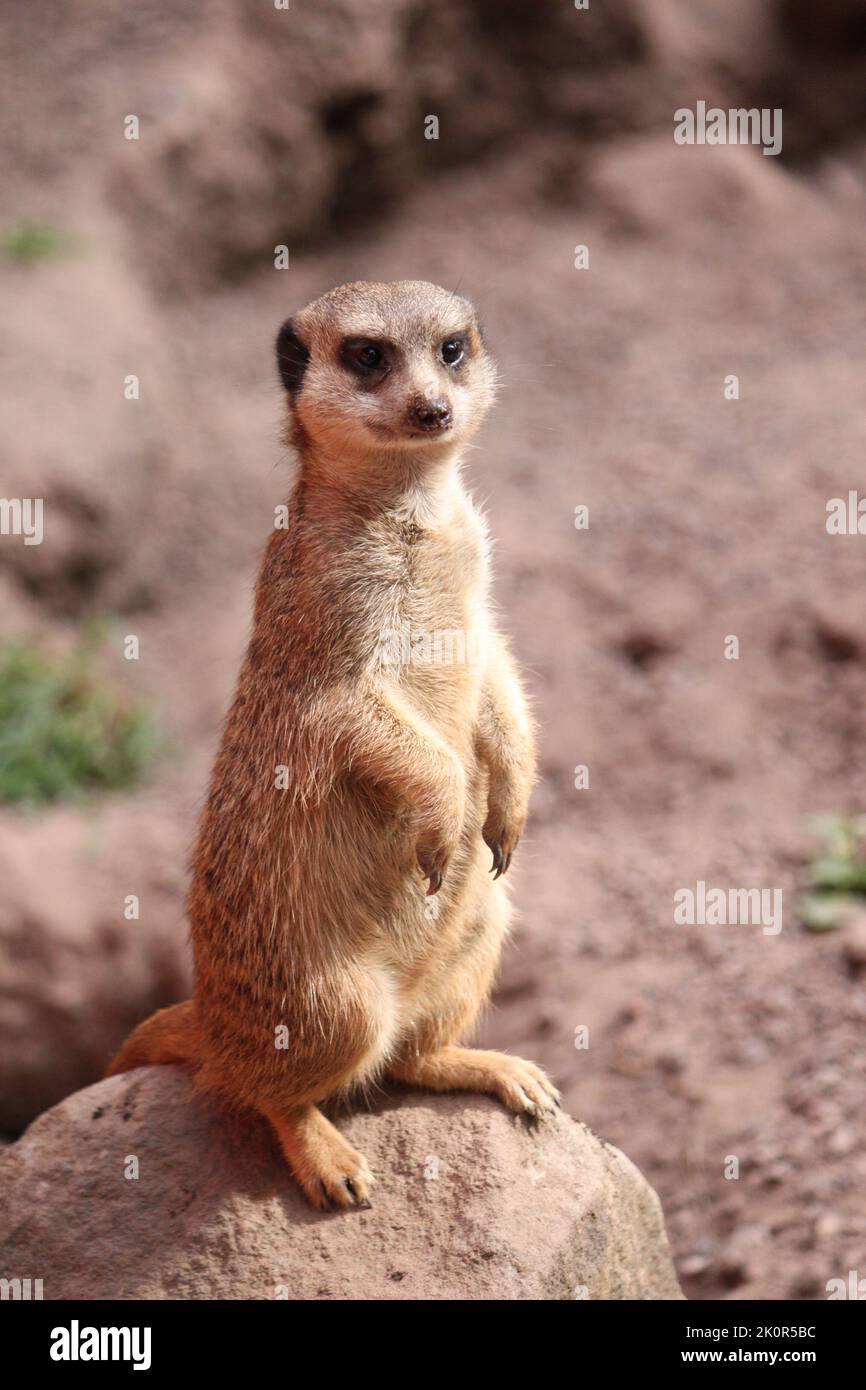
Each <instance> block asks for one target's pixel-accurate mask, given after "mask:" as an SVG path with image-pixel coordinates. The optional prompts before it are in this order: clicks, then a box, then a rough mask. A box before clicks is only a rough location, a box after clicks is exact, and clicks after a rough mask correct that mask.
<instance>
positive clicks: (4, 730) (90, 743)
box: [0, 641, 157, 806]
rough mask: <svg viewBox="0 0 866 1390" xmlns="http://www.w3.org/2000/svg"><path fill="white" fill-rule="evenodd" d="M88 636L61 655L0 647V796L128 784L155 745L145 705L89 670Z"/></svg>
mask: <svg viewBox="0 0 866 1390" xmlns="http://www.w3.org/2000/svg"><path fill="white" fill-rule="evenodd" d="M93 658H94V648H93V643H92V642H84V643H82V644H81V645H80V646H79V647H78V648H77V649H76V650H75V651H74V652H72V653H71V654H70V655H67V656H65V657H56V656H52V655H50V654H49V653H48V652H46V651H45V650H43V649H42V648H41V647H39V646H36V645H34V644H33V643H30V642H21V641H19V642H7V643H4V644H3V645H2V646H0V801H3V802H19V803H21V802H23V803H26V804H29V805H31V806H40V805H45V804H46V803H49V802H52V801H59V800H65V799H69V798H78V797H81V796H82V795H85V794H86V793H88V792H100V791H113V790H117V789H121V788H124V787H131V786H134V785H135V784H136V783H137V782H138V781H139V780H140V778H141V776H142V773H143V771H144V768H145V767H146V765H147V763H148V762H149V761H150V759H151V757H152V756H153V754H154V752H155V750H156V744H157V739H156V733H155V729H154V726H153V722H152V720H151V717H150V715H149V714H148V712H147V711H146V710H145V708H144V707H143V706H142V705H140V704H137V703H135V702H133V701H131V700H130V699H129V698H128V697H126V696H124V695H123V694H118V693H116V692H115V691H113V690H111V689H110V688H109V687H108V686H106V685H105V684H104V682H103V681H102V680H101V679H100V677H99V676H98V674H97V673H96V672H95V670H94V662H93Z"/></svg>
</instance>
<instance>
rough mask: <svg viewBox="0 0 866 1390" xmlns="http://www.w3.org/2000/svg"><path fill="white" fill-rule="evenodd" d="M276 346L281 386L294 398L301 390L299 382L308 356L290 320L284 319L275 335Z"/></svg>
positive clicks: (302, 377)
mask: <svg viewBox="0 0 866 1390" xmlns="http://www.w3.org/2000/svg"><path fill="white" fill-rule="evenodd" d="M276 346H277V367H278V368H279V372H280V376H281V378H282V382H283V385H284V386H285V388H286V390H287V391H288V393H289V395H290V396H296V395H297V393H298V392H299V391H300V389H301V382H302V381H303V379H304V372H305V371H306V370H307V363H308V362H309V360H310V354H309V352H308V351H307V349H306V348H305V347H304V345H303V343H302V342H301V340H300V338H299V337H298V335H297V333H296V332H295V326H294V324H293V323H292V320H291V319H286V321H285V323H284V324H283V326H282V328H281V329H280V331H279V333H278V334H277V344H276Z"/></svg>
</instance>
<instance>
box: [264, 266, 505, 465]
mask: <svg viewBox="0 0 866 1390" xmlns="http://www.w3.org/2000/svg"><path fill="white" fill-rule="evenodd" d="M277 362H278V366H279V370H280V375H281V378H282V381H283V385H284V386H285V388H286V392H287V394H288V400H289V409H290V421H291V432H292V437H293V439H294V441H295V443H296V444H298V445H299V446H302V452H304V453H305V454H306V455H307V456H309V455H310V453H313V454H315V452H316V449H317V446H318V448H319V450H320V451H321V452H322V453H323V454H324V455H326V456H327V458H328V460H329V463H330V464H331V466H334V465H335V463H337V462H339V463H345V462H346V461H349V460H353V461H357V460H358V459H359V458H361V457H363V456H365V455H366V456H370V455H374V456H377V457H378V456H381V455H382V454H383V453H385V454H387V453H388V452H394V451H398V452H400V453H407V452H411V453H412V454H413V455H415V454H417V455H419V456H420V458H421V460H422V461H423V457H424V456H425V452H426V453H427V454H429V456H430V457H431V458H438V457H441V456H442V452H443V450H445V452H446V453H447V452H448V451H450V450H454V449H458V448H459V447H461V446H462V445H464V444H465V443H467V442H468V440H469V439H470V438H471V437H472V435H473V434H474V433H475V431H476V430H477V429H478V427H479V425H480V424H481V421H482V420H483V418H484V416H485V415H486V413H487V411H488V409H489V407H490V405H491V404H492V402H493V398H494V395H495V389H496V369H495V367H494V365H493V363H492V361H491V359H490V357H489V355H488V353H487V350H486V347H485V345H484V339H483V336H482V332H481V328H480V325H479V323H478V317H477V314H476V312H475V309H474V308H473V306H472V305H471V304H470V303H469V301H468V300H466V299H462V298H460V297H458V296H457V295H454V294H451V293H449V292H448V291H447V290H444V289H441V288H440V287H439V286H438V285H431V284H427V283H426V282H425V281H421V280H404V281H398V282H396V283H394V284H375V283H368V282H365V281H362V282H358V283H355V284H351V285H341V286H340V287H339V288H338V289H335V290H331V291H330V293H328V294H326V295H324V296H323V297H322V298H321V299H317V300H314V301H313V303H312V304H308V305H307V307H306V308H305V309H302V310H301V311H300V313H298V314H296V315H295V317H294V318H293V319H291V320H289V321H288V322H287V323H285V324H284V325H283V327H282V328H281V330H280V333H279V336H278V338H277Z"/></svg>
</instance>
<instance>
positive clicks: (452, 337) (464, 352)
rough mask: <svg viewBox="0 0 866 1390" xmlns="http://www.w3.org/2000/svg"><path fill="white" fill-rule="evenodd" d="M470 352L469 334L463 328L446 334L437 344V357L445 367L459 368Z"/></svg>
mask: <svg viewBox="0 0 866 1390" xmlns="http://www.w3.org/2000/svg"><path fill="white" fill-rule="evenodd" d="M471 351H472V344H471V341H470V337H469V332H468V330H467V329H465V328H459V329H456V330H455V332H453V333H447V334H446V335H445V337H444V338H443V339H442V341H441V343H440V344H439V356H440V357H441V358H442V361H443V362H444V363H445V366H446V367H459V366H460V365H461V364H462V363H463V362H465V361H466V358H467V357H469V355H470V353H471Z"/></svg>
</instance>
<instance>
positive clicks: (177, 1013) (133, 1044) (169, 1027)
mask: <svg viewBox="0 0 866 1390" xmlns="http://www.w3.org/2000/svg"><path fill="white" fill-rule="evenodd" d="M197 1043H198V1026H197V1023H196V1019H195V1014H194V1011H193V1001H192V1000H191V999H187V1000H185V1001H184V1003H182V1004H172V1005H171V1007H170V1008H167V1009H160V1010H159V1011H158V1012H157V1013H155V1014H151V1016H150V1018H146V1019H145V1020H144V1022H143V1023H139V1025H138V1027H137V1028H134V1029H133V1030H132V1032H131V1033H130V1035H129V1037H128V1038H127V1039H126V1042H125V1043H124V1044H123V1046H122V1047H121V1049H120V1051H119V1052H118V1053H117V1055H116V1056H115V1057H114V1058H113V1059H112V1061H111V1063H110V1065H109V1067H108V1070H107V1071H106V1073H105V1074H106V1076H116V1075H117V1074H118V1072H123V1071H132V1069H133V1068H134V1067H149V1066H158V1065H160V1064H162V1063H166V1062H192V1061H195V1059H196V1057H197V1055H198V1048H197Z"/></svg>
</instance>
